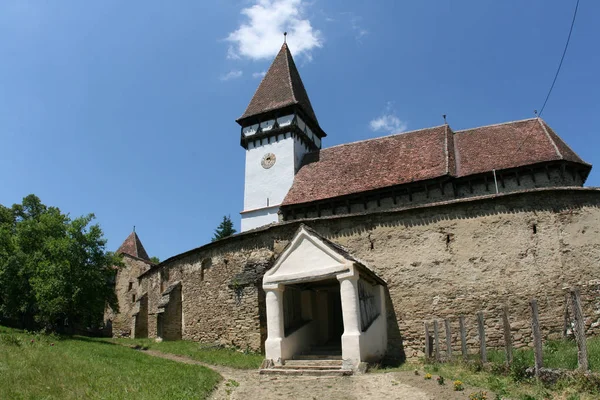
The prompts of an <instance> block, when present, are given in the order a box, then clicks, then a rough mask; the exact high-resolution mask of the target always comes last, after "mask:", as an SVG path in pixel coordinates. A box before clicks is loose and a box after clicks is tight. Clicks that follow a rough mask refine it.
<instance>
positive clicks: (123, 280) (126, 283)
mask: <svg viewBox="0 0 600 400" xmlns="http://www.w3.org/2000/svg"><path fill="white" fill-rule="evenodd" d="M123 264H124V266H123V267H121V268H119V269H118V270H117V275H116V278H115V292H116V295H117V301H118V303H119V310H118V312H117V311H116V310H112V309H110V308H109V309H107V311H106V312H105V316H104V319H105V321H106V322H107V323H108V321H110V323H111V324H112V336H114V337H129V336H131V331H132V328H133V317H132V313H133V310H134V307H135V304H136V302H137V301H138V300H139V298H140V295H141V293H139V288H138V279H137V278H138V276H140V275H141V274H143V273H144V272H146V271H148V269H150V266H151V265H152V264H151V263H149V262H147V261H145V260H142V259H139V258H136V257H132V256H130V255H128V254H123Z"/></svg>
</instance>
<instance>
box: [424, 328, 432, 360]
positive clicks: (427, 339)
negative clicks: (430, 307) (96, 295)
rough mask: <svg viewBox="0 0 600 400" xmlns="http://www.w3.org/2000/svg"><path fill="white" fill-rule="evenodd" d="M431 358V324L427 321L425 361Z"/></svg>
mask: <svg viewBox="0 0 600 400" xmlns="http://www.w3.org/2000/svg"><path fill="white" fill-rule="evenodd" d="M429 357H431V347H430V346H429V323H428V322H427V321H425V359H426V360H429Z"/></svg>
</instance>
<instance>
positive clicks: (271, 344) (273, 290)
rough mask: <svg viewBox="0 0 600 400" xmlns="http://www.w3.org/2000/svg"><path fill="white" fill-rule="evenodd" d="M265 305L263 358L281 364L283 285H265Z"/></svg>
mask: <svg viewBox="0 0 600 400" xmlns="http://www.w3.org/2000/svg"><path fill="white" fill-rule="evenodd" d="M263 289H264V290H265V293H266V296H265V303H266V306H267V340H266V341H265V358H266V359H267V360H273V362H274V363H277V364H280V363H281V361H282V360H281V356H282V353H283V349H282V345H283V338H284V327H283V285H277V284H273V285H265V286H263Z"/></svg>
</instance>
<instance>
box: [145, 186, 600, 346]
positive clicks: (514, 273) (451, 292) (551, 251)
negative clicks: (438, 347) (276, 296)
mask: <svg viewBox="0 0 600 400" xmlns="http://www.w3.org/2000/svg"><path fill="white" fill-rule="evenodd" d="M301 223H304V224H306V225H308V226H310V227H311V228H312V229H314V230H315V231H317V232H318V233H319V234H321V235H322V236H324V237H326V238H327V239H329V240H331V241H333V242H335V243H337V244H339V245H341V246H343V247H344V248H345V249H346V250H347V251H348V252H349V253H350V254H352V255H353V256H354V257H356V258H358V259H360V260H362V261H363V262H364V263H365V264H366V265H368V266H369V268H371V269H372V270H373V271H375V272H376V273H377V274H378V275H379V276H380V277H381V278H382V279H383V280H384V281H385V282H386V283H387V296H388V298H387V313H388V315H387V317H388V351H387V354H388V356H389V357H393V358H399V357H403V356H407V357H414V356H420V355H422V354H423V353H422V351H423V348H424V333H423V323H424V321H431V320H434V319H444V318H449V319H450V325H451V328H452V331H453V336H454V345H455V346H456V347H455V351H457V352H458V351H460V342H459V339H458V317H459V316H460V315H464V316H465V317H466V321H467V328H468V329H467V339H468V343H469V347H470V348H471V349H472V350H473V351H475V350H476V348H477V343H478V339H477V331H476V319H475V318H476V317H475V314H476V313H477V312H478V311H483V312H484V315H485V321H486V327H487V332H486V334H487V340H488V345H490V346H492V347H499V346H502V345H503V336H502V335H503V333H502V332H503V331H502V322H501V321H502V320H501V316H502V307H503V306H504V305H507V306H508V308H509V313H510V322H511V329H512V333H513V340H514V342H515V345H516V346H527V345H530V343H531V328H530V324H529V308H528V302H529V300H530V299H531V298H536V299H537V300H538V306H539V312H540V323H541V326H542V331H543V334H544V337H545V338H558V337H560V336H561V334H562V332H563V330H564V328H565V323H564V320H565V318H564V315H565V292H564V288H565V287H570V286H573V285H581V286H582V297H584V300H585V301H584V313H585V315H586V317H587V318H588V321H586V322H587V327H588V329H589V330H590V332H596V331H598V330H599V327H600V317H599V313H600V304H599V303H598V301H597V300H595V299H596V298H597V297H594V293H597V292H599V291H600V289H599V288H600V285H599V284H598V281H597V280H596V281H595V279H597V278H598V272H599V270H600V190H598V189H584V188H555V189H537V190H531V191H524V192H519V193H510V194H500V195H489V196H483V197H478V198H471V199H463V200H453V201H448V202H444V203H437V204H428V205H426V206H417V207H412V208H407V209H397V210H390V211H382V212H371V213H365V214H358V215H348V216H331V217H321V218H315V219H310V218H307V219H303V220H298V221H291V222H283V223H280V224H278V225H273V226H270V227H265V228H261V229H257V230H255V231H250V232H246V233H243V234H240V235H237V236H233V237H230V238H227V239H224V240H220V241H217V242H214V243H210V244H208V245H205V246H203V247H200V248H198V249H195V250H191V251H189V252H187V253H183V254H180V255H178V256H175V257H172V258H171V259H168V260H166V261H165V262H163V263H161V264H160V265H159V266H158V267H156V268H153V269H151V270H149V271H148V272H146V273H144V274H142V275H141V276H140V278H139V282H140V286H139V289H138V293H139V295H143V294H146V293H147V296H148V322H147V324H148V328H147V330H148V335H149V336H150V337H156V335H157V331H156V325H157V320H156V315H157V312H158V309H159V305H160V300H161V298H162V295H163V291H164V290H166V289H167V288H168V287H169V285H171V284H172V283H174V282H176V281H180V282H181V299H182V302H181V313H182V316H181V319H180V323H181V337H182V338H183V339H190V340H196V341H203V342H211V343H219V344H222V345H233V346H236V347H239V348H244V349H246V348H247V349H251V350H255V351H261V350H263V345H264V341H265V339H266V320H265V305H264V291H263V290H262V286H261V281H262V276H263V275H264V273H265V271H266V270H268V269H269V268H270V267H271V266H272V265H273V262H274V260H275V258H276V257H277V256H278V255H279V254H280V253H281V252H282V251H283V249H284V247H285V245H286V244H287V243H288V241H289V240H290V239H291V238H292V236H293V234H294V232H295V231H296V230H297V229H298V227H299V226H300V224H301Z"/></svg>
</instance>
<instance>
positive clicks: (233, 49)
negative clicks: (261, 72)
mask: <svg viewBox="0 0 600 400" xmlns="http://www.w3.org/2000/svg"><path fill="white" fill-rule="evenodd" d="M254 1H255V3H254V4H253V5H251V6H250V7H247V8H244V9H242V11H241V13H242V14H243V15H244V16H245V17H246V18H247V20H246V21H245V22H244V23H242V24H241V25H240V26H239V27H238V29H236V30H235V31H233V32H231V33H230V34H229V36H227V39H226V40H227V41H229V42H231V43H232V45H231V46H230V47H229V49H228V50H227V58H230V59H236V58H241V57H244V58H249V59H252V60H262V59H271V58H273V56H275V55H276V54H277V52H278V51H279V49H280V48H281V44H282V43H283V32H288V36H287V42H288V44H289V46H290V49H291V50H292V51H293V52H294V55H300V54H304V56H306V57H307V58H308V59H309V60H310V57H311V55H310V52H311V50H313V49H314V48H319V47H322V46H323V39H322V35H321V32H320V31H318V30H316V29H314V28H313V26H312V24H311V22H310V20H308V18H307V17H306V15H305V9H306V6H307V4H308V2H307V1H306V0H254Z"/></svg>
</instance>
